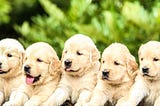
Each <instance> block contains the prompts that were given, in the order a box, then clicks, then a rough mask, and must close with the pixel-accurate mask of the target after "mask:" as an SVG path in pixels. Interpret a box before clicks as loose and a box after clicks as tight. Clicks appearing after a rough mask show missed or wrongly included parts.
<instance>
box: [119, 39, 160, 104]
mask: <svg viewBox="0 0 160 106" xmlns="http://www.w3.org/2000/svg"><path fill="white" fill-rule="evenodd" d="M138 55H139V62H140V68H139V73H138V76H137V77H136V81H135V84H134V85H133V87H132V89H131V91H130V93H129V95H128V96H126V97H125V98H124V99H123V100H121V101H119V103H118V104H117V106H136V105H138V104H139V103H140V102H141V101H142V100H143V99H144V100H143V102H144V103H143V104H144V106H160V42H158V41H149V42H147V43H146V44H143V45H142V46H141V47H140V48H139V51H138ZM147 68H148V69H147ZM146 69H147V71H148V72H147V71H146Z"/></svg>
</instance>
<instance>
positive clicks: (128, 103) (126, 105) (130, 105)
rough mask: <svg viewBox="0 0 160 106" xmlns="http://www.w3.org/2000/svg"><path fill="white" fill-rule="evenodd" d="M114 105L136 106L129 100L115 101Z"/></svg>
mask: <svg viewBox="0 0 160 106" xmlns="http://www.w3.org/2000/svg"><path fill="white" fill-rule="evenodd" d="M116 106H136V105H135V104H134V103H131V102H123V103H117V104H116Z"/></svg>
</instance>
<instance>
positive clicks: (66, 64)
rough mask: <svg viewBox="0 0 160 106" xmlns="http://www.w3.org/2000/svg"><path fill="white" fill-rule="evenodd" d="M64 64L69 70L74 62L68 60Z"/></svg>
mask: <svg viewBox="0 0 160 106" xmlns="http://www.w3.org/2000/svg"><path fill="white" fill-rule="evenodd" d="M64 64H65V67H67V68H69V67H71V65H72V61H71V60H69V59H67V60H65V61H64Z"/></svg>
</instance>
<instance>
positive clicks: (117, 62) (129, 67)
mask: <svg viewBox="0 0 160 106" xmlns="http://www.w3.org/2000/svg"><path fill="white" fill-rule="evenodd" d="M137 69H138V65H137V63H136V60H135V58H134V57H133V56H132V55H131V54H130V52H129V50H128V48H127V47H126V46H125V45H123V44H121V43H113V44H111V45H110V46H108V47H107V48H106V49H105V50H104V51H103V53H102V59H101V68H100V71H99V75H98V82H97V85H96V87H95V89H94V91H93V94H92V97H91V100H90V102H88V103H86V104H85V105H83V106H104V105H105V104H107V102H109V104H110V105H112V106H115V104H116V102H117V101H118V100H119V99H120V98H122V97H123V96H125V95H126V94H127V92H129V90H130V88H131V86H132V85H133V83H134V78H135V76H136V72H137Z"/></svg>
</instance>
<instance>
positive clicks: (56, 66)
mask: <svg viewBox="0 0 160 106" xmlns="http://www.w3.org/2000/svg"><path fill="white" fill-rule="evenodd" d="M60 71H61V63H60V60H59V59H58V58H53V59H52V61H51V62H50V64H49V73H50V74H51V75H53V76H55V75H56V74H59V73H60Z"/></svg>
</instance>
